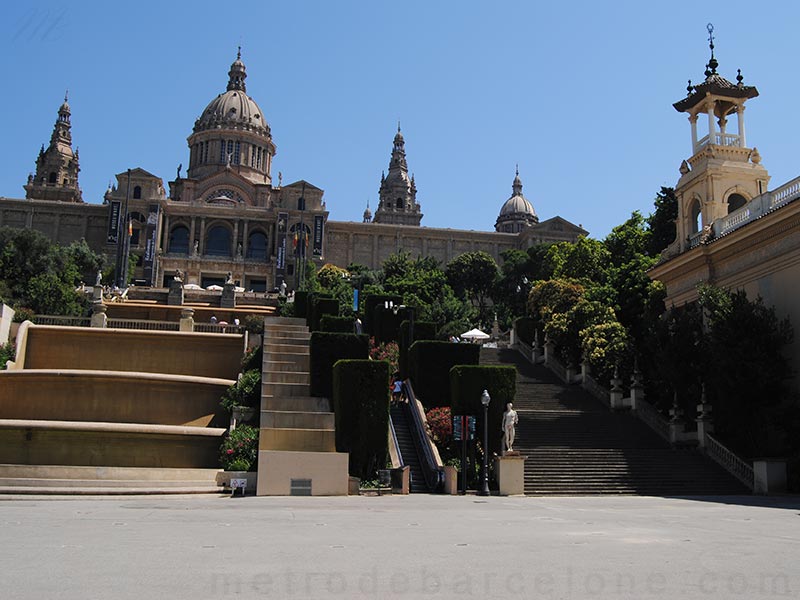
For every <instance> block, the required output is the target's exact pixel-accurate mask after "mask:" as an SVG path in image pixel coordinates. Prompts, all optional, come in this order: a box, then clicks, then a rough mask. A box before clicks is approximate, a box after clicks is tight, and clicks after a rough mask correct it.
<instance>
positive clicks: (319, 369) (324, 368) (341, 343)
mask: <svg viewBox="0 0 800 600" xmlns="http://www.w3.org/2000/svg"><path fill="white" fill-rule="evenodd" d="M310 352H311V367H310V371H311V395H312V396H324V397H325V398H331V397H333V387H332V386H333V365H334V363H336V361H337V360H342V359H348V358H356V359H365V358H367V357H368V356H369V338H368V337H367V336H366V335H356V334H354V333H324V332H321V331H315V332H313V333H312V334H311V342H310Z"/></svg>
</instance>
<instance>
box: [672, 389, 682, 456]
mask: <svg viewBox="0 0 800 600" xmlns="http://www.w3.org/2000/svg"><path fill="white" fill-rule="evenodd" d="M682 419H683V410H682V409H681V407H680V406H678V392H675V395H674V396H673V398H672V408H670V409H669V441H670V443H672V444H676V443H678V442H679V441H681V439H682V437H683V436H682V435H681V434H682V433H683V424H682V423H681V421H682Z"/></svg>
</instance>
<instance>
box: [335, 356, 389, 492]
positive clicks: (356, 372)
mask: <svg viewBox="0 0 800 600" xmlns="http://www.w3.org/2000/svg"><path fill="white" fill-rule="evenodd" d="M333 410H334V412H335V415H336V416H335V419H336V451H337V452H349V453H350V467H349V470H350V475H352V476H354V477H360V478H361V479H374V478H375V476H376V471H377V470H378V469H382V468H384V466H385V465H386V458H387V454H388V439H389V363H388V362H386V361H385V360H340V361H337V362H336V364H335V365H334V366H333Z"/></svg>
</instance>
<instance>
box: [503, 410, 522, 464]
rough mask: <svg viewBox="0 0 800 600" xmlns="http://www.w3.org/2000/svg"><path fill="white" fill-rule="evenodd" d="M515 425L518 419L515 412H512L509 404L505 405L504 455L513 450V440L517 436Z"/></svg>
mask: <svg viewBox="0 0 800 600" xmlns="http://www.w3.org/2000/svg"><path fill="white" fill-rule="evenodd" d="M517 423H519V417H518V416H517V411H515V410H514V407H513V405H512V404H511V402H509V403H508V404H506V412H504V413H503V447H504V453H505V452H511V451H513V450H514V438H515V437H516V435H517V428H516V426H517Z"/></svg>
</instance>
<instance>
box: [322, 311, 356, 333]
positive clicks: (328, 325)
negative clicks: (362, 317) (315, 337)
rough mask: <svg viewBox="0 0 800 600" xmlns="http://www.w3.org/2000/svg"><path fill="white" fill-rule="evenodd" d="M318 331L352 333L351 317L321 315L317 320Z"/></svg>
mask: <svg viewBox="0 0 800 600" xmlns="http://www.w3.org/2000/svg"><path fill="white" fill-rule="evenodd" d="M319 330H320V331H327V332H328V333H354V332H355V325H354V322H353V319H352V318H351V317H335V316H333V315H322V318H321V319H320V320H319Z"/></svg>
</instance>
